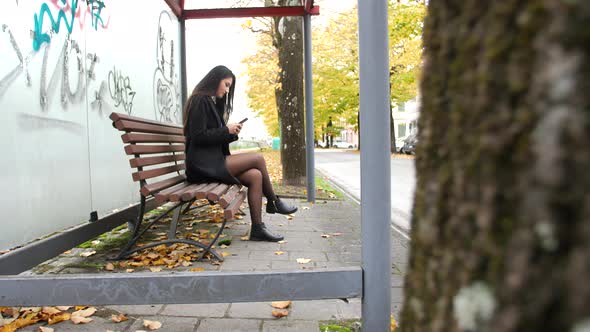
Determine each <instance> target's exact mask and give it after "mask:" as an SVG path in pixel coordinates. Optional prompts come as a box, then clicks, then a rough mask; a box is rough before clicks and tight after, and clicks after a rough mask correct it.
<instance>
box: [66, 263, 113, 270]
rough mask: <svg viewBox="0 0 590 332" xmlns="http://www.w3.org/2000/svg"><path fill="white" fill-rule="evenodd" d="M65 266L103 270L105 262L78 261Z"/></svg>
mask: <svg viewBox="0 0 590 332" xmlns="http://www.w3.org/2000/svg"><path fill="white" fill-rule="evenodd" d="M64 267H65V268H76V269H93V270H96V271H101V270H102V269H103V268H104V263H102V262H77V263H71V264H66V265H65V266H64Z"/></svg>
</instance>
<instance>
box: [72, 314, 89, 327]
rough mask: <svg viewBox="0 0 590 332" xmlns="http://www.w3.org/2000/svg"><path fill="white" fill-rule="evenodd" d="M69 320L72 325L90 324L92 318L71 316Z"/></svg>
mask: <svg viewBox="0 0 590 332" xmlns="http://www.w3.org/2000/svg"><path fill="white" fill-rule="evenodd" d="M70 320H71V321H72V322H73V323H74V324H76V325H77V324H87V323H90V322H92V318H90V317H82V316H72V317H70Z"/></svg>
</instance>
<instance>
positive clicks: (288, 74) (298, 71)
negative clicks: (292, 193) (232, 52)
mask: <svg viewBox="0 0 590 332" xmlns="http://www.w3.org/2000/svg"><path fill="white" fill-rule="evenodd" d="M292 2H293V1H292V0H265V1H264V4H265V6H266V7H272V6H290V5H293V3H292ZM257 23H258V25H256V26H254V27H250V28H251V30H252V31H254V32H257V33H258V34H259V36H258V42H259V45H261V46H262V45H263V44H264V43H266V44H264V45H265V46H262V47H261V48H260V50H259V53H260V55H262V56H261V57H259V54H258V53H257V54H255V55H254V56H252V57H249V58H248V59H247V60H246V61H248V62H247V64H248V76H249V79H250V80H249V84H251V86H250V88H249V89H248V95H249V97H250V106H251V107H253V108H254V109H255V110H256V111H257V112H258V114H260V115H262V116H263V117H264V121H265V123H266V124H267V126H268V127H269V128H270V129H271V132H272V133H274V134H276V133H277V129H278V134H279V135H280V138H281V148H280V149H281V164H282V168H283V169H282V170H283V182H284V183H285V184H289V185H303V184H304V183H305V176H306V174H305V173H306V168H305V163H306V161H305V123H304V108H303V103H304V100H303V31H302V29H303V21H302V19H301V17H292V16H287V17H273V18H268V19H260V20H257ZM266 45H268V46H266ZM250 61H252V62H250ZM265 86H266V87H267V90H265ZM269 88H270V89H269ZM269 90H270V91H269ZM269 92H272V93H274V101H275V103H276V108H274V110H275V111H276V117H275V116H274V114H271V112H270V110H272V109H273V107H272V106H271V105H270V104H269V103H268V101H269V100H270V98H269ZM275 121H276V122H275Z"/></svg>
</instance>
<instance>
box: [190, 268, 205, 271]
mask: <svg viewBox="0 0 590 332" xmlns="http://www.w3.org/2000/svg"><path fill="white" fill-rule="evenodd" d="M189 271H191V272H203V271H205V268H204V267H193V268H192V269H190V270H189Z"/></svg>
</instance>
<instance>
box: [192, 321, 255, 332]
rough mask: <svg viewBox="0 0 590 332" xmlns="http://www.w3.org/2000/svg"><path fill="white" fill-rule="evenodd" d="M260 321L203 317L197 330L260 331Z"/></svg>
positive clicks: (218, 331)
mask: <svg viewBox="0 0 590 332" xmlns="http://www.w3.org/2000/svg"><path fill="white" fill-rule="evenodd" d="M261 326H262V321H260V320H255V319H229V318H220V319H203V320H202V321H201V323H200V324H199V326H198V327H197V332H252V331H260V328H261Z"/></svg>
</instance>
